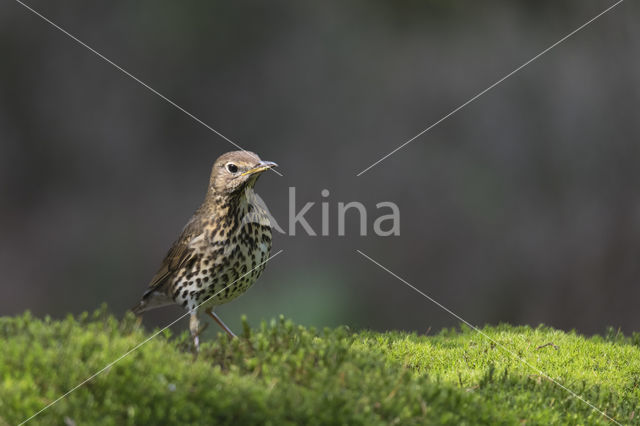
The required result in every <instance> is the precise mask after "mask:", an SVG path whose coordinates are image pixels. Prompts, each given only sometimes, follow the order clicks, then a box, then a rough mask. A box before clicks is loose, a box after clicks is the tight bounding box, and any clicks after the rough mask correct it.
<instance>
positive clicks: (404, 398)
mask: <svg viewBox="0 0 640 426" xmlns="http://www.w3.org/2000/svg"><path fill="white" fill-rule="evenodd" d="M483 332H484V333H485V334H486V335H487V336H489V337H490V338H491V339H492V340H494V341H495V342H497V343H498V345H496V344H495V343H494V342H491V341H490V340H488V339H487V338H485V337H483V336H481V335H480V334H478V333H477V332H475V331H473V330H469V329H468V328H466V327H463V328H462V329H461V330H445V331H443V332H441V333H440V334H438V335H436V336H417V335H415V334H406V333H398V332H394V333H382V334H381V333H375V332H370V331H359V332H353V331H350V330H348V329H347V328H345V327H343V328H337V329H325V330H322V331H318V330H314V329H309V328H305V327H302V326H296V325H294V324H293V323H291V322H289V321H284V320H282V319H281V320H279V321H272V322H271V323H270V324H268V325H267V324H264V323H263V324H262V325H261V326H260V327H259V328H258V329H251V328H250V327H249V326H248V325H246V324H245V328H244V335H243V336H242V338H240V339H235V340H233V341H229V340H227V338H226V336H222V335H220V336H219V337H218V339H216V340H214V341H208V342H205V343H204V344H203V345H202V348H201V353H200V356H199V357H198V359H197V360H196V361H194V359H193V356H192V355H191V353H190V352H189V351H190V344H189V338H188V336H187V334H186V333H183V334H182V335H180V336H178V337H176V338H172V337H171V336H170V334H169V333H161V334H160V335H159V336H157V337H156V338H154V339H151V340H150V341H149V342H148V343H146V344H145V345H143V346H142V347H141V348H140V349H138V350H136V351H133V352H132V353H131V354H130V355H128V356H126V357H124V358H123V359H121V360H120V361H119V362H117V363H116V364H115V365H113V366H112V367H110V368H108V369H106V370H105V371H104V372H103V373H101V374H100V375H98V376H97V377H95V378H94V379H93V380H91V381H89V382H88V383H86V384H85V385H83V386H82V387H80V388H78V389H77V390H76V391H74V392H73V393H71V394H70V395H69V396H68V397H66V398H64V399H62V400H60V401H59V402H58V403H56V404H55V405H53V406H52V407H51V408H49V409H48V410H46V411H44V412H43V413H41V414H40V415H38V416H37V417H35V418H34V419H33V420H31V422H30V423H32V424H64V422H65V418H66V419H67V421H73V422H75V423H76V424H105V425H122V424H185V423H189V424H273V425H281V424H363V425H365V424H366V425H369V424H425V423H427V424H429V423H438V424H440V423H442V424H456V425H458V424H521V423H523V422H526V423H527V424H558V423H561V424H606V423H608V422H607V420H606V418H604V417H603V416H602V415H601V414H599V413H597V412H596V411H594V410H592V409H591V408H590V407H589V406H588V405H587V404H585V403H584V402H582V401H580V400H578V399H576V398H574V397H572V396H571V395H570V394H569V393H568V392H567V391H565V390H563V389H561V388H560V387H559V386H557V385H556V384H554V383H551V382H550V381H549V380H547V379H546V378H545V377H544V376H543V375H540V374H539V372H537V371H536V370H534V369H532V368H530V367H528V366H526V365H525V364H523V363H522V362H520V361H517V360H514V359H513V358H512V356H511V355H510V354H509V353H508V352H506V351H505V350H504V349H503V347H504V348H507V349H508V350H509V351H512V352H513V353H515V354H517V355H518V356H519V357H522V358H523V359H525V360H526V361H527V362H528V363H530V364H531V365H533V366H535V367H536V368H538V369H540V370H542V371H544V372H545V373H547V374H549V375H550V376H551V377H553V378H554V379H556V380H557V381H558V382H559V383H561V384H562V385H564V386H566V387H568V388H570V389H572V390H574V391H576V392H577V393H579V394H580V395H581V396H583V397H584V398H585V399H587V400H589V401H590V402H592V403H594V404H595V405H596V406H598V407H599V408H600V409H602V410H604V411H606V413H607V414H609V415H611V416H613V417H614V418H616V420H617V421H619V422H621V423H624V424H630V423H631V424H633V423H635V424H640V422H639V420H638V419H640V347H639V344H640V335H638V334H635V335H634V336H633V337H625V336H622V335H620V334H617V333H615V332H613V331H609V332H607V335H606V337H599V336H596V337H592V338H586V337H584V336H580V335H578V334H575V333H564V332H561V331H558V330H554V329H550V328H546V327H538V328H535V329H532V328H529V327H511V326H507V325H500V326H498V327H485V328H484V329H483ZM149 336H150V334H148V333H145V332H144V331H143V330H142V329H139V328H138V327H137V326H136V323H135V319H134V318H132V317H130V316H127V317H126V318H125V319H124V320H122V321H118V320H116V319H114V318H113V317H111V316H109V315H107V313H106V310H104V309H103V310H101V311H98V312H96V313H94V314H93V315H91V316H90V315H87V314H84V315H82V316H81V317H79V318H72V317H68V318H67V319H65V320H62V321H52V320H50V319H48V318H47V319H44V320H40V319H36V318H33V317H32V316H30V315H29V314H28V313H27V314H24V315H23V316H20V317H14V318H6V317H5V318H1V319H0V338H1V339H2V341H3V345H2V350H1V351H0V424H16V423H20V422H21V421H23V420H25V419H26V418H28V417H29V416H31V415H32V414H34V413H36V412H37V411H38V410H40V409H41V408H43V407H44V406H45V405H47V404H48V403H50V402H52V401H54V400H55V399H56V398H58V397H59V396H60V395H62V394H64V393H65V392H67V391H68V390H69V389H72V388H73V387H74V386H76V385H77V384H79V383H80V382H82V381H83V380H84V379H86V378H87V377H89V376H91V375H92V374H93V373H95V372H96V371H98V370H100V369H102V368H103V367H104V366H105V365H107V364H108V363H110V362H112V361H114V360H115V359H117V358H118V357H120V356H121V355H122V354H124V353H125V352H127V351H128V350H130V349H131V348H133V347H135V346H136V345H138V344H139V343H140V342H142V341H144V340H145V339H147V338H148V337H149ZM547 343H553V345H555V347H554V346H553V345H547V346H543V345H545V344H547ZM541 346H543V347H541Z"/></svg>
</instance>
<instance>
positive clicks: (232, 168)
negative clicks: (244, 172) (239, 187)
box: [227, 163, 238, 173]
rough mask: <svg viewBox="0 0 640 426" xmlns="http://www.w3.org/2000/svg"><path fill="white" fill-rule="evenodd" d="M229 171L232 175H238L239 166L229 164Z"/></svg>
mask: <svg viewBox="0 0 640 426" xmlns="http://www.w3.org/2000/svg"><path fill="white" fill-rule="evenodd" d="M227 170H229V171H230V172H231V173H237V172H238V166H236V165H235V164H233V163H229V164H227Z"/></svg>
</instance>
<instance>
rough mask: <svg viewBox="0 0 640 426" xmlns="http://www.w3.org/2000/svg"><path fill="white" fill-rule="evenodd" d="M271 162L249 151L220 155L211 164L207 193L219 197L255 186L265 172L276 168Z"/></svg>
mask: <svg viewBox="0 0 640 426" xmlns="http://www.w3.org/2000/svg"><path fill="white" fill-rule="evenodd" d="M276 166H277V164H276V163H273V162H271V161H262V160H261V159H260V157H258V155H256V154H254V153H253V152H250V151H231V152H227V153H226V154H222V155H221V156H220V157H218V159H217V160H216V162H215V163H214V164H213V169H212V170H211V178H210V180H209V193H213V194H215V195H220V196H223V197H224V196H230V195H233V194H239V193H241V192H242V191H244V190H245V189H247V188H252V187H253V185H255V183H256V180H258V176H260V174H261V173H262V172H264V171H265V170H269V169H271V168H273V167H276Z"/></svg>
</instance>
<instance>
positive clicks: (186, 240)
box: [145, 214, 204, 294]
mask: <svg viewBox="0 0 640 426" xmlns="http://www.w3.org/2000/svg"><path fill="white" fill-rule="evenodd" d="M203 232H204V229H203V225H202V220H201V219H200V218H199V217H198V215H197V214H196V215H194V216H193V217H192V218H191V220H190V221H189V223H187V225H186V226H185V227H184V229H183V230H182V234H181V235H180V237H179V238H178V239H177V240H176V241H175V242H174V243H173V245H172V246H171V248H170V249H169V252H168V253H167V255H166V256H165V258H164V260H163V261H162V265H160V269H158V272H156V274H155V276H154V277H153V278H152V279H151V282H150V283H149V289H148V290H147V292H146V293H145V294H148V293H151V292H154V291H156V290H159V289H160V288H161V287H162V286H163V285H164V284H165V282H166V281H167V279H168V278H169V277H171V276H172V275H173V273H174V272H175V271H177V270H178V269H180V268H181V267H182V266H183V265H186V264H188V263H189V262H190V261H193V260H195V256H194V254H195V250H194V248H193V246H192V242H193V241H194V240H197V239H200V238H201V236H202V235H203Z"/></svg>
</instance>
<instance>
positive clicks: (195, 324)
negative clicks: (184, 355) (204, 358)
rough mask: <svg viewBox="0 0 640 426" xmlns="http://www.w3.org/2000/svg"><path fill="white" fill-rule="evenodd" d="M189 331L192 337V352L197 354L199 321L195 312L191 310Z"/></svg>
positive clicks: (198, 348) (198, 347)
mask: <svg viewBox="0 0 640 426" xmlns="http://www.w3.org/2000/svg"><path fill="white" fill-rule="evenodd" d="M189 331H190V332H191V337H193V354H194V355H196V356H197V355H198V351H199V350H200V338H199V337H198V335H199V334H200V321H199V320H198V314H197V313H196V312H192V313H191V317H190V318H189Z"/></svg>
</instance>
